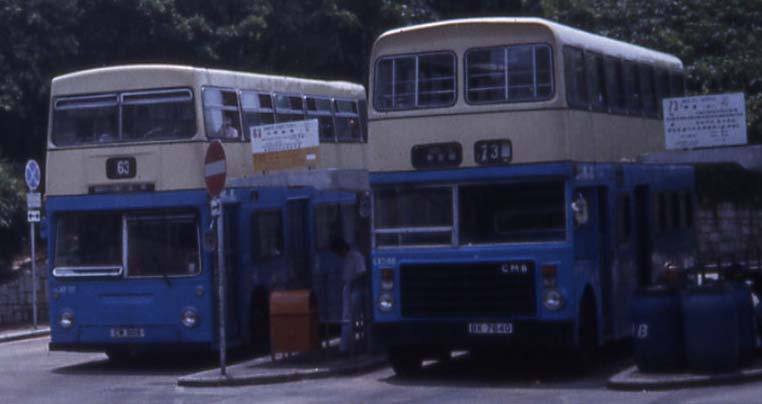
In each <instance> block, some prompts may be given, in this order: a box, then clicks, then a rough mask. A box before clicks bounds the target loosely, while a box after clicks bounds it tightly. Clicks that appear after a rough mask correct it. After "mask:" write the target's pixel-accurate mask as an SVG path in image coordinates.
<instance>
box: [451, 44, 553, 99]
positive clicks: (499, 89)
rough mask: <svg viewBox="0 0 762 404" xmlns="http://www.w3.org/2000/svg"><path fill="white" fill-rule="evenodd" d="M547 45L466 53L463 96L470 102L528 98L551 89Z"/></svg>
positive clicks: (541, 97)
mask: <svg viewBox="0 0 762 404" xmlns="http://www.w3.org/2000/svg"><path fill="white" fill-rule="evenodd" d="M551 66H552V62H551V56H550V47H548V46H546V45H517V46H509V47H496V48H487V49H472V50H469V51H468V52H467V53H466V75H467V79H466V96H467V100H468V102H470V103H474V104H479V103H494V102H505V101H532V100H539V99H545V98H548V97H549V96H550V95H551V94H552V93H553V73H552V69H551Z"/></svg>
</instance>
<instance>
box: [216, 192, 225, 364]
mask: <svg viewBox="0 0 762 404" xmlns="http://www.w3.org/2000/svg"><path fill="white" fill-rule="evenodd" d="M219 204H220V207H219V215H218V216H217V296H218V297H219V299H220V301H219V305H218V308H219V313H218V315H219V319H220V321H219V338H220V374H221V375H223V376H225V375H226V369H225V362H226V360H227V358H226V356H227V344H226V337H225V247H224V246H225V229H224V220H223V209H222V203H221V202H219Z"/></svg>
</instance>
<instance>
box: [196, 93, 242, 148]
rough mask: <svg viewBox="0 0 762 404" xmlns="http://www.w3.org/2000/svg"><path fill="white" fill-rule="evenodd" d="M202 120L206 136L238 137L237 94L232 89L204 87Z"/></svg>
mask: <svg viewBox="0 0 762 404" xmlns="http://www.w3.org/2000/svg"><path fill="white" fill-rule="evenodd" d="M204 121H205V122H206V135H207V136H208V137H210V138H222V139H238V138H239V137H240V133H241V119H240V117H239V115H238V94H237V93H236V92H235V91H233V90H221V89H217V88H205V89H204Z"/></svg>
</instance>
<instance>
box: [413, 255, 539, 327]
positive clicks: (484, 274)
mask: <svg viewBox="0 0 762 404" xmlns="http://www.w3.org/2000/svg"><path fill="white" fill-rule="evenodd" d="M534 272H535V269H534V264H533V263H531V262H488V263H465V264H463V263H461V264H414V265H402V266H401V268H400V288H401V289H400V292H401V297H400V299H401V302H400V303H401V309H402V316H403V317H445V316H446V317H460V316H465V317H474V316H478V317H482V316H486V317H488V316H531V315H534V314H535V313H536V310H537V307H536V306H537V303H536V297H535V276H534Z"/></svg>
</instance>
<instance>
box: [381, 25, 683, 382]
mask: <svg viewBox="0 0 762 404" xmlns="http://www.w3.org/2000/svg"><path fill="white" fill-rule="evenodd" d="M371 54H372V60H371V72H370V74H371V76H370V83H371V88H370V90H369V99H370V103H369V112H368V116H369V170H370V183H371V189H372V194H373V197H372V208H373V216H372V246H373V247H372V248H373V253H372V274H373V276H372V291H373V302H374V304H375V308H374V335H375V338H374V340H375V341H376V343H378V344H380V345H381V347H382V348H385V349H386V350H387V351H388V352H389V353H390V359H391V361H392V364H393V366H394V369H395V370H396V371H397V372H398V373H401V374H406V373H410V372H413V371H415V370H416V369H417V368H419V367H420V366H421V361H422V359H423V358H424V357H425V356H426V355H430V354H441V353H442V352H449V350H451V349H454V348H465V349H478V348H480V347H485V346H495V345H497V346H501V345H502V346H505V345H508V344H510V343H512V342H518V341H522V340H523V341H524V342H528V343H530V344H537V343H540V342H547V343H549V345H552V346H568V347H571V348H573V349H574V350H576V351H577V352H582V353H586V352H589V351H590V350H592V349H593V348H594V347H595V346H597V345H598V344H600V343H603V342H605V341H609V340H612V339H617V338H622V337H626V336H628V335H630V332H631V329H630V324H629V314H628V313H629V304H630V296H631V294H632V292H633V291H634V289H635V288H636V287H638V285H645V284H647V283H649V282H651V281H652V280H654V279H656V278H658V277H659V276H660V275H659V274H660V271H661V270H662V269H663V267H664V266H665V265H668V266H670V265H673V264H675V263H679V264H680V265H685V266H690V265H692V262H691V257H692V255H691V253H692V251H694V250H695V240H694V239H692V238H691V236H690V234H691V231H692V227H693V224H692V219H691V216H692V207H693V203H694V201H693V200H694V197H693V195H694V194H693V189H694V181H693V172H692V169H691V168H690V167H679V166H658V165H657V166H648V165H634V164H621V163H616V162H618V161H620V160H621V159H628V158H632V157H635V156H637V155H639V154H641V153H644V152H648V151H655V150H662V149H663V148H664V147H663V144H664V137H663V131H662V124H661V121H660V120H659V119H658V118H659V116H660V113H661V111H660V105H661V99H662V98H664V97H668V96H678V95H682V94H683V92H684V83H683V66H682V63H681V62H680V60H679V59H677V58H676V57H674V56H671V55H667V54H664V53H660V52H657V51H653V50H649V49H644V48H642V47H638V46H635V45H631V44H627V43H623V42H619V41H615V40H612V39H608V38H604V37H601V36H598V35H594V34H591V33H586V32H582V31H579V30H576V29H573V28H570V27H566V26H563V25H560V24H556V23H553V22H550V21H546V20H542V19H536V18H483V19H465V20H452V21H443V22H437V23H432V24H424V25H419V26H413V27H406V28H401V29H396V30H392V31H389V32H386V33H385V34H383V35H381V36H380V37H379V38H378V40H377V41H376V43H375V45H374V49H373V51H372V53H371ZM657 210H658V212H659V213H658V214H657V213H655V212H656V211H657ZM654 215H656V217H665V218H669V219H665V220H666V221H665V222H664V223H668V225H666V226H662V224H661V222H659V223H652V220H653V217H654Z"/></svg>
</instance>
